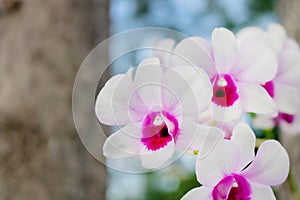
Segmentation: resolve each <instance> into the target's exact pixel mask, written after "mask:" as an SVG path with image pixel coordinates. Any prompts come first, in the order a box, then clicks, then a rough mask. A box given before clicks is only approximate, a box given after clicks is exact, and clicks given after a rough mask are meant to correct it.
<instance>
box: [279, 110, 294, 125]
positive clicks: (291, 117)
mask: <svg viewBox="0 0 300 200" xmlns="http://www.w3.org/2000/svg"><path fill="white" fill-rule="evenodd" d="M294 120H295V116H294V115H291V114H287V113H279V114H278V116H277V117H276V118H275V119H274V121H275V123H276V124H279V122H280V121H285V122H286V123H288V124H292V123H293V122H294Z"/></svg>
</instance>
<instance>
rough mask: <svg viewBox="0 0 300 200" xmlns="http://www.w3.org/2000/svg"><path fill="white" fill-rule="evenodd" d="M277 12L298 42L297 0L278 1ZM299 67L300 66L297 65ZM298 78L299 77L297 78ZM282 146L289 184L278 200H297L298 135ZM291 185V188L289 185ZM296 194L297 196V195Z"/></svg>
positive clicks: (299, 16) (299, 6)
mask: <svg viewBox="0 0 300 200" xmlns="http://www.w3.org/2000/svg"><path fill="white" fill-rule="evenodd" d="M277 10H278V13H279V16H280V18H281V21H282V24H283V25H284V27H285V28H286V29H287V32H288V35H289V36H290V37H292V38H294V39H296V40H297V41H298V43H299V42H300V12H299V10H300V1H299V0H279V1H278V5H277ZM299 67H300V65H299ZM299 78H300V77H299ZM282 140H283V145H284V146H285V147H286V148H287V151H288V153H289V156H290V160H291V177H292V180H290V184H288V182H286V183H285V184H283V185H282V186H281V187H279V188H278V192H277V193H278V199H282V200H299V199H300V196H299V195H300V194H299V192H300V145H299V144H300V135H297V136H288V134H284V136H283V137H282ZM291 183H292V185H293V187H292V188H291V187H290V185H291ZM297 193H298V194H297Z"/></svg>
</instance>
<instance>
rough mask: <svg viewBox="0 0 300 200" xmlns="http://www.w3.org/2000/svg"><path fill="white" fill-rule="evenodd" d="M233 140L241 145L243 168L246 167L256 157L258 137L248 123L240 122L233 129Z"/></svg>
mask: <svg viewBox="0 0 300 200" xmlns="http://www.w3.org/2000/svg"><path fill="white" fill-rule="evenodd" d="M230 140H231V141H233V142H234V143H236V144H237V145H239V147H240V151H241V163H240V164H241V169H243V168H244V167H246V166H247V165H248V164H249V163H250V162H251V161H252V160H253V159H254V148H255V142H256V137H255V135H254V132H253V131H252V129H251V128H250V127H249V125H248V124H246V123H239V124H237V125H236V126H235V128H234V129H233V134H232V136H231V139H230Z"/></svg>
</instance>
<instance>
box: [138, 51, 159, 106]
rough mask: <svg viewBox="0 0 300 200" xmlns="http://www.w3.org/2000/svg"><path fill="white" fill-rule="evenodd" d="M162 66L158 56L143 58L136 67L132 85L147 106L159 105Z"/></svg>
mask: <svg viewBox="0 0 300 200" xmlns="http://www.w3.org/2000/svg"><path fill="white" fill-rule="evenodd" d="M162 75H163V71H162V67H161V66H160V63H159V60H158V58H155V57H150V58H146V59H144V60H143V61H142V62H141V63H140V64H139V66H138V67H137V69H136V73H135V77H134V85H135V87H136V90H137V92H138V93H139V94H140V96H141V98H142V99H143V101H144V102H145V104H147V106H148V108H150V109H151V108H152V107H156V106H161V105H162V104H161V80H162Z"/></svg>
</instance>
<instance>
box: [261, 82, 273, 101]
mask: <svg viewBox="0 0 300 200" xmlns="http://www.w3.org/2000/svg"><path fill="white" fill-rule="evenodd" d="M262 86H263V87H264V88H265V90H266V91H267V92H268V94H269V95H270V97H272V98H274V83H273V81H268V82H266V83H265V84H263V85H262Z"/></svg>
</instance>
